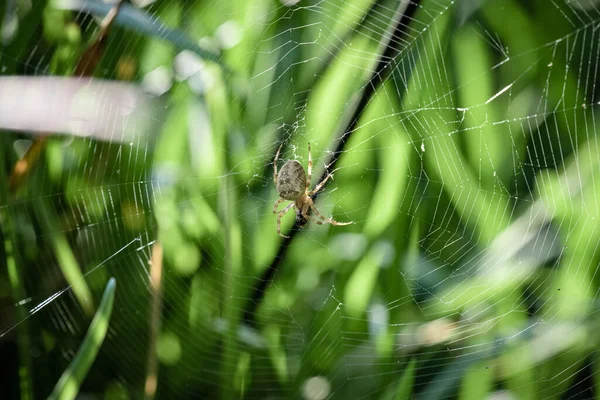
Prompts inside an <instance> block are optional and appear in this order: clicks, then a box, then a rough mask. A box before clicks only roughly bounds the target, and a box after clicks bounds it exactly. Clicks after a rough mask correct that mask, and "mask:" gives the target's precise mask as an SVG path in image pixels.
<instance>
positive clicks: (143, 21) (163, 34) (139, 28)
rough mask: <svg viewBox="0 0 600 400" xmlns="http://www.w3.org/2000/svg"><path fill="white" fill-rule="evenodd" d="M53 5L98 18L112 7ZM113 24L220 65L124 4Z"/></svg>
mask: <svg viewBox="0 0 600 400" xmlns="http://www.w3.org/2000/svg"><path fill="white" fill-rule="evenodd" d="M53 5H54V6H55V7H56V8H59V9H68V10H77V11H85V12H89V13H90V14H93V15H95V16H98V17H104V16H105V15H106V14H108V12H109V11H110V10H111V9H112V7H113V5H111V4H105V3H103V2H100V1H94V0H81V1H75V2H71V1H69V2H64V1H60V0H56V1H54V3H53ZM115 23H116V24H117V25H119V26H122V27H124V28H127V29H131V30H133V31H136V32H138V33H141V34H144V35H149V36H153V37H156V38H159V39H163V40H166V41H168V42H171V43H172V44H173V45H174V46H176V47H177V48H179V49H180V50H190V51H193V52H194V53H196V54H197V55H198V56H200V57H201V58H204V59H206V60H211V61H214V62H216V63H219V64H221V66H222V63H221V56H220V55H219V54H217V53H215V52H213V51H210V50H207V49H204V48H202V47H201V46H199V45H198V44H196V43H194V42H193V41H192V40H191V39H190V38H188V36H187V35H186V34H185V33H184V32H182V31H180V30H178V29H171V28H168V27H167V26H165V25H164V24H163V23H162V22H161V21H160V20H158V19H153V18H151V17H150V16H149V15H148V14H146V13H144V12H143V11H140V10H139V9H137V8H135V7H133V6H132V5H130V4H127V3H124V4H123V5H121V8H120V9H119V13H118V14H117V17H116V18H115Z"/></svg>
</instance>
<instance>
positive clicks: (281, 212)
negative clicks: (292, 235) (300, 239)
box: [277, 203, 294, 239]
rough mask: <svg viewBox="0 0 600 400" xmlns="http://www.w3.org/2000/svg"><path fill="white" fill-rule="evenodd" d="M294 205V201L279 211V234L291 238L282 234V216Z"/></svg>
mask: <svg viewBox="0 0 600 400" xmlns="http://www.w3.org/2000/svg"><path fill="white" fill-rule="evenodd" d="M293 206H294V203H290V204H288V205H287V206H286V207H285V208H284V209H283V210H281V211H280V212H279V214H278V215H277V234H278V235H279V236H281V237H283V238H286V239H287V238H289V236H285V235H282V234H281V217H283V216H284V215H285V214H286V213H287V212H288V211H290V209H291V208H292V207H293Z"/></svg>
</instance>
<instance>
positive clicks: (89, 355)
mask: <svg viewBox="0 0 600 400" xmlns="http://www.w3.org/2000/svg"><path fill="white" fill-rule="evenodd" d="M116 286H117V282H116V280H115V278H110V280H109V281H108V283H107V284H106V289H104V294H103V295H102V300H101V301H100V306H99V307H98V311H97V312H96V315H94V319H93V320H92V323H91V324H90V327H89V329H88V331H87V333H86V335H85V337H84V338H83V342H82V343H81V346H80V347H79V350H78V351H77V354H76V355H75V357H74V358H73V360H72V361H71V363H70V364H69V366H68V367H67V369H66V370H65V372H63V374H62V376H61V377H60V379H59V381H58V383H57V384H56V386H55V387H54V390H53V391H52V394H50V396H49V397H48V399H50V400H58V399H60V400H68V399H74V398H75V396H77V393H78V392H79V387H80V386H81V383H82V382H83V380H84V379H85V377H86V375H87V373H88V371H89V369H90V367H91V366H92V363H93V362H94V360H95V359H96V355H97V354H98V351H99V350H100V347H101V346H102V343H103V342H104V338H105V337H106V332H107V331H108V323H109V321H110V317H111V315H112V308H113V302H114V298H115V288H116Z"/></svg>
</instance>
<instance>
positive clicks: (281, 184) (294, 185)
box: [276, 160, 306, 201]
mask: <svg viewBox="0 0 600 400" xmlns="http://www.w3.org/2000/svg"><path fill="white" fill-rule="evenodd" d="M305 185H306V173H305V172H304V167H303V166H302V164H300V163H299V162H298V161H296V160H290V161H288V162H286V163H285V164H284V165H283V167H282V168H281V170H279V174H277V184H276V186H277V193H278V194H279V197H281V198H282V199H285V200H293V201H296V200H297V199H298V198H299V197H300V196H302V195H303V194H304V191H305V187H304V186H305Z"/></svg>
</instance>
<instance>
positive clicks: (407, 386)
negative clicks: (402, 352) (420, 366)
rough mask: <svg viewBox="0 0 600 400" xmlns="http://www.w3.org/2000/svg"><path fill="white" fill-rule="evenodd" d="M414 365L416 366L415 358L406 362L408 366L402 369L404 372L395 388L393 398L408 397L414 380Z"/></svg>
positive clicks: (405, 398) (404, 398)
mask: <svg viewBox="0 0 600 400" xmlns="http://www.w3.org/2000/svg"><path fill="white" fill-rule="evenodd" d="M416 366H417V359H416V358H413V359H412V360H410V364H408V367H407V368H406V369H405V370H404V374H402V378H401V379H400V382H398V387H397V388H396V394H395V396H394V400H408V399H410V395H411V393H412V388H413V384H414V382H415V370H416Z"/></svg>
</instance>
